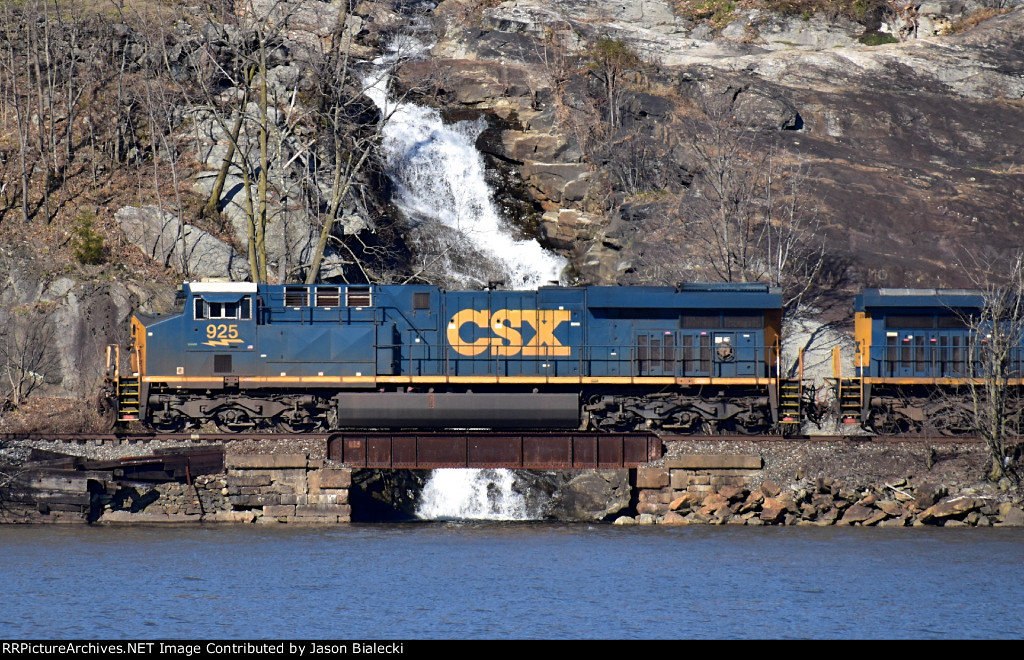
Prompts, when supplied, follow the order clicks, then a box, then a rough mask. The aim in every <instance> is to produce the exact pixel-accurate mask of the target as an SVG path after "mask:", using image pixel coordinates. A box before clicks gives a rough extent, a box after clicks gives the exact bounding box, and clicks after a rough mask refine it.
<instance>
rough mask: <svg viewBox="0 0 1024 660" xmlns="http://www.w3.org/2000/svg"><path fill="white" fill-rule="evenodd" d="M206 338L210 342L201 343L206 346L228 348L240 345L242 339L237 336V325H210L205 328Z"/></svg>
mask: <svg viewBox="0 0 1024 660" xmlns="http://www.w3.org/2000/svg"><path fill="white" fill-rule="evenodd" d="M206 338H207V339H209V340H210V341H204V342H203V344H204V345H206V346H230V345H231V344H241V343H242V339H241V338H239V336H238V325H236V324H234V323H230V324H229V323H211V324H210V325H208V326H206Z"/></svg>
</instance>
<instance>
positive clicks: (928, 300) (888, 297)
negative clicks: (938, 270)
mask: <svg viewBox="0 0 1024 660" xmlns="http://www.w3.org/2000/svg"><path fill="white" fill-rule="evenodd" d="M984 302H985V296H984V293H983V292H982V291H978V290H977V289H895V288H882V289H864V291H862V292H861V293H859V294H857V297H856V298H855V299H854V303H853V308H854V310H856V311H858V312H863V311H864V310H865V309H867V308H877V307H894V308H901V309H906V308H914V307H917V308H926V307H931V308H936V307H940V308H945V309H964V308H980V307H982V306H983V305H984Z"/></svg>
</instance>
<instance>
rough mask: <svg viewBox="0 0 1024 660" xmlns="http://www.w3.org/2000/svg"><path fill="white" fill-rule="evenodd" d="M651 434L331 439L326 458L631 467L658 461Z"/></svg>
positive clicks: (363, 464)
mask: <svg viewBox="0 0 1024 660" xmlns="http://www.w3.org/2000/svg"><path fill="white" fill-rule="evenodd" d="M661 455H662V444H661V439H660V438H658V436H656V435H654V434H653V433H624V434H608V433H554V432H552V433H493V432H487V433H484V432H479V433H474V432H436V433H387V432H375V433H359V432H344V433H336V434H333V435H331V437H330V438H329V440H328V444H327V457H328V458H329V459H330V460H333V461H337V462H339V463H345V464H346V465H348V466H350V467H354V468H380V469H388V468H401V469H435V468H466V467H470V468H513V469H516V468H519V469H536V470H585V469H614V468H634V467H639V466H641V465H644V464H646V463H649V462H650V461H654V460H658V459H659V458H661Z"/></svg>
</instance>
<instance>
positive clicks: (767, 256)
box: [673, 95, 825, 308]
mask: <svg viewBox="0 0 1024 660" xmlns="http://www.w3.org/2000/svg"><path fill="white" fill-rule="evenodd" d="M703 114H704V116H705V120H704V121H692V122H689V126H688V134H689V135H688V139H689V146H690V148H691V150H692V153H693V156H694V159H695V160H694V179H693V183H692V184H691V186H690V188H689V189H688V191H687V192H686V193H685V194H683V195H682V196H680V198H679V204H678V206H677V208H676V209H675V211H674V213H673V216H674V218H675V220H676V224H677V225H680V226H682V227H685V229H686V234H687V236H688V237H690V238H691V240H692V243H693V244H691V247H692V248H695V250H694V258H695V261H696V262H697V263H698V264H699V265H700V266H702V267H703V269H704V270H706V271H708V272H710V273H712V274H713V276H714V277H715V278H716V279H720V280H722V281H726V282H768V283H771V284H773V285H776V286H780V287H782V288H783V295H784V304H785V306H786V307H787V308H793V307H795V306H796V305H798V304H799V303H800V301H801V300H802V299H803V297H804V296H805V294H806V293H807V292H808V290H809V289H810V288H811V286H812V284H813V283H814V281H815V279H816V277H817V276H818V274H819V273H820V272H821V269H822V266H823V264H824V262H825V237H824V231H823V229H824V227H823V220H822V217H821V214H819V213H818V212H817V210H816V209H815V208H814V207H813V206H810V205H808V204H807V203H806V202H805V200H806V199H807V196H806V193H805V191H804V190H803V187H804V186H805V184H806V180H807V173H806V171H805V170H802V169H800V168H799V167H796V166H794V165H792V164H787V163H785V162H783V160H782V159H781V158H780V157H779V156H778V155H776V154H775V153H774V151H773V149H771V148H765V147H764V146H763V144H760V143H759V142H758V141H757V140H756V139H755V138H756V137H757V136H756V134H755V133H753V132H752V131H747V130H744V129H743V128H742V127H739V126H737V125H736V124H735V122H734V121H733V119H732V114H731V107H730V99H729V98H728V95H720V96H719V97H717V98H714V99H712V100H711V101H709V102H707V103H706V104H705V105H704V108H703ZM762 142H763V141H762Z"/></svg>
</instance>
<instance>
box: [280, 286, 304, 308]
mask: <svg viewBox="0 0 1024 660" xmlns="http://www.w3.org/2000/svg"><path fill="white" fill-rule="evenodd" d="M308 304H309V292H308V291H307V290H306V287H304V286H286V287H285V288H284V306H285V307H305V306H306V305H308Z"/></svg>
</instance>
